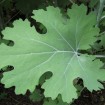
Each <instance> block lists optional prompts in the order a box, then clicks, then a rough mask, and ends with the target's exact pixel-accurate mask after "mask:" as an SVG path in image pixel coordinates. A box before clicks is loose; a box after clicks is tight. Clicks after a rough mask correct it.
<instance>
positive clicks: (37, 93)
mask: <svg viewBox="0 0 105 105" xmlns="http://www.w3.org/2000/svg"><path fill="white" fill-rule="evenodd" d="M29 98H30V100H32V101H33V102H37V101H41V100H42V98H43V95H42V94H41V91H40V90H39V89H36V90H35V91H34V92H33V93H32V94H31V95H30V96H29Z"/></svg>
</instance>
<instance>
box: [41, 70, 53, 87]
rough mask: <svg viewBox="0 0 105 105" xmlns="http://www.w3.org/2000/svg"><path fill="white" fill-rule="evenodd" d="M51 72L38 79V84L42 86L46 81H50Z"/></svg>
mask: <svg viewBox="0 0 105 105" xmlns="http://www.w3.org/2000/svg"><path fill="white" fill-rule="evenodd" d="M52 75H53V74H52V72H50V71H48V72H45V73H44V74H43V75H42V76H41V77H40V79H39V84H40V85H42V84H43V83H44V82H45V81H46V80H47V79H50V78H51V77H52Z"/></svg>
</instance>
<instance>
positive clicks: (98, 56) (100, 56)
mask: <svg viewBox="0 0 105 105" xmlns="http://www.w3.org/2000/svg"><path fill="white" fill-rule="evenodd" d="M95 56H96V58H105V55H95Z"/></svg>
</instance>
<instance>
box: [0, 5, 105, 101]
mask: <svg viewBox="0 0 105 105" xmlns="http://www.w3.org/2000/svg"><path fill="white" fill-rule="evenodd" d="M77 10H78V11H77ZM86 12H87V8H86V7H85V6H84V5H81V6H77V5H75V4H74V5H73V6H72V9H69V10H68V12H67V13H68V16H69V17H70V19H64V18H63V17H62V14H61V13H60V10H59V8H54V7H51V6H49V7H48V8H47V11H44V10H42V9H40V10H35V11H33V14H35V15H34V16H33V17H32V18H34V19H36V20H37V21H38V22H40V23H42V24H43V25H44V26H45V27H46V28H47V33H46V34H44V35H41V34H39V33H38V32H37V31H36V30H35V29H34V27H30V23H29V21H28V20H27V19H26V20H25V21H22V20H21V19H19V20H16V21H15V22H14V23H13V24H14V28H6V29H5V30H4V31H3V32H2V33H3V34H4V38H5V39H8V40H12V41H14V43H15V44H14V46H12V47H10V46H6V45H4V44H1V46H0V49H1V50H0V64H1V65H0V68H2V67H4V66H6V65H12V66H14V70H13V71H9V72H6V73H4V75H3V79H2V83H3V84H5V87H7V88H8V87H11V86H15V92H16V94H21V93H22V94H25V93H26V91H27V89H29V90H30V91H31V92H33V91H34V89H35V86H36V85H38V82H39V79H40V77H41V76H42V75H43V74H44V73H45V72H48V71H50V72H52V74H53V75H52V77H51V78H50V79H48V80H46V82H45V83H44V84H43V85H42V88H43V89H45V92H44V94H45V96H46V97H51V98H52V99H55V98H56V97H57V96H58V94H61V96H62V99H63V101H64V102H68V103H69V102H70V101H71V100H72V98H77V95H76V89H75V87H74V86H73V80H74V79H75V78H77V77H80V78H82V79H83V80H84V86H86V87H87V88H88V89H89V90H92V89H96V90H97V89H98V88H99V87H101V88H102V85H101V84H100V83H98V82H97V79H101V80H104V79H105V76H104V73H105V72H104V70H101V69H100V67H101V66H102V62H100V61H99V60H94V59H95V57H94V56H92V55H87V54H81V53H79V52H78V50H86V49H88V48H90V45H91V44H92V43H93V42H95V40H96V38H95V37H94V36H96V35H98V34H99V29H98V28H97V27H94V26H95V24H96V16H95V14H94V13H93V12H91V13H90V14H88V15H87V14H86ZM93 60H94V61H93ZM93 83H94V85H93Z"/></svg>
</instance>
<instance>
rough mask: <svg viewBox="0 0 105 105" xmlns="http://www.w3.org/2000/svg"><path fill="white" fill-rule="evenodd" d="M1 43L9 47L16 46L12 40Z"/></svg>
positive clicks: (3, 40)
mask: <svg viewBox="0 0 105 105" xmlns="http://www.w3.org/2000/svg"><path fill="white" fill-rule="evenodd" d="M1 43H4V44H5V45H7V46H14V41H12V40H6V39H2V40H1Z"/></svg>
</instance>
